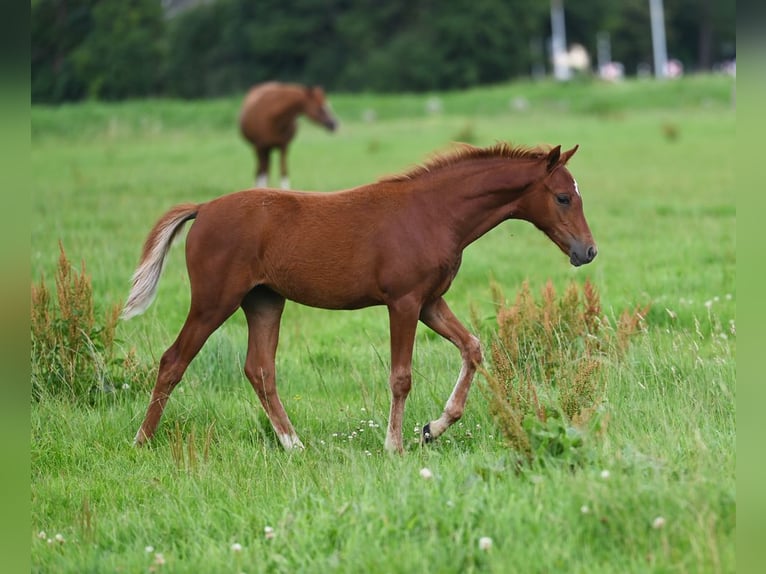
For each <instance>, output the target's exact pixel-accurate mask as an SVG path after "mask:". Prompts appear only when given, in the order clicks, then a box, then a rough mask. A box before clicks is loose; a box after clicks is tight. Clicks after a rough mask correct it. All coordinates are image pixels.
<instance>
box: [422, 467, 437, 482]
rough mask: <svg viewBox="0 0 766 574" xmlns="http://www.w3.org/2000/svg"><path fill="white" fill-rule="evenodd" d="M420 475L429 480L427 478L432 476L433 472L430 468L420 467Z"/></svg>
mask: <svg viewBox="0 0 766 574" xmlns="http://www.w3.org/2000/svg"><path fill="white" fill-rule="evenodd" d="M420 476H422V477H423V478H425V479H426V480H429V479H431V478H433V477H434V473H433V472H431V470H430V469H428V468H421V469H420Z"/></svg>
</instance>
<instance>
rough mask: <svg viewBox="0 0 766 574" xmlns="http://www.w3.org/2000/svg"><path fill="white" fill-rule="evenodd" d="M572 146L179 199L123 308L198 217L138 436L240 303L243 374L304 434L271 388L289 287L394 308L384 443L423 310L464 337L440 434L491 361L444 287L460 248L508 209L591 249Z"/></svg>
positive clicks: (347, 305) (324, 302) (132, 303)
mask: <svg viewBox="0 0 766 574" xmlns="http://www.w3.org/2000/svg"><path fill="white" fill-rule="evenodd" d="M576 150H577V147H574V148H572V149H571V150H569V151H567V152H564V153H562V152H561V146H557V147H555V148H553V149H550V150H545V149H540V148H537V149H524V148H518V147H510V146H508V145H505V144H499V145H496V146H494V147H489V148H475V147H471V146H464V147H463V148H462V149H460V150H459V151H457V152H454V153H452V154H447V155H444V156H441V157H437V158H435V159H433V160H432V161H430V162H428V163H427V164H425V165H423V166H420V167H418V168H415V169H414V170H412V171H410V172H409V173H406V174H403V175H399V176H394V177H389V178H386V179H382V180H380V181H378V182H377V183H372V184H369V185H364V186H361V187H357V188H354V189H350V190H346V191H338V192H333V193H306V192H283V191H277V190H269V189H254V190H248V191H241V192H238V193H232V194H230V195H225V196H223V197H219V198H218V199H214V200H212V201H210V202H207V203H201V204H185V205H178V206H176V207H174V208H172V209H171V210H170V211H168V212H167V213H166V214H165V215H163V216H162V218H161V219H160V220H159V221H158V222H157V223H156V224H155V226H154V228H153V229H152V230H151V232H150V234H149V237H148V238H147V240H146V243H145V244H144V248H143V254H142V256H141V262H140V264H139V266H138V269H137V270H136V272H135V274H134V275H133V287H132V289H131V292H130V296H129V298H128V301H127V303H126V304H125V308H124V310H123V317H124V318H129V317H131V316H133V315H137V314H139V313H141V312H143V311H144V310H145V309H146V308H147V307H148V306H149V305H150V303H151V301H152V299H153V298H154V295H155V292H156V288H157V283H158V281H159V278H160V273H161V271H162V267H163V262H164V260H165V257H166V255H167V253H168V250H169V248H170V244H171V241H172V240H173V238H174V237H175V236H176V235H177V234H178V232H179V231H180V229H181V228H182V226H183V224H184V223H185V222H186V221H188V220H190V219H195V218H196V222H195V223H194V225H193V226H192V227H191V229H190V230H189V233H188V236H187V239H186V266H187V269H188V273H189V280H190V287H191V306H190V309H189V314H188V316H187V318H186V323H185V324H184V326H183V328H182V329H181V332H180V333H179V335H178V338H177V339H176V340H175V342H174V343H173V344H172V345H171V346H170V348H169V349H168V350H167V351H165V353H164V354H163V355H162V359H161V360H160V366H159V372H158V374H157V382H156V385H155V387H154V391H153V392H152V397H151V400H150V402H149V407H148V409H147V412H146V417H145V418H144V421H143V424H142V425H141V427H140V428H139V430H138V433H137V434H136V438H135V441H136V443H137V444H142V443H144V442H145V441H147V440H148V439H150V438H151V437H152V435H154V432H155V430H156V429H157V425H158V424H159V421H160V417H161V415H162V411H163V409H164V408H165V404H166V402H167V400H168V397H169V396H170V393H171V392H172V390H173V389H174V387H175V386H176V385H177V384H178V382H179V381H180V380H181V377H182V376H183V374H184V372H185V370H186V368H187V366H188V365H189V362H190V361H191V360H192V359H193V358H194V357H195V355H196V354H197V353H198V352H199V350H200V349H201V348H202V345H203V344H204V343H205V341H206V340H207V338H208V337H209V336H210V335H211V334H212V333H213V332H214V331H215V330H216V329H218V327H219V326H220V325H221V324H222V323H223V322H224V321H225V320H226V319H227V318H228V317H229V316H230V315H232V313H234V312H235V311H236V310H237V308H238V307H241V308H242V310H243V311H244V313H245V316H246V318H247V325H248V329H249V341H248V350H247V358H246V360H245V374H246V375H247V378H248V379H249V380H250V383H251V384H252V386H253V388H254V389H255V392H256V393H257V395H258V398H259V399H260V401H261V403H262V405H263V408H264V409H265V411H266V414H267V415H268V417H269V419H270V421H271V424H272V426H273V427H274V430H275V432H276V435H277V437H278V438H279V440H280V442H281V443H282V445H283V446H284V447H285V448H293V447H303V444H302V443H301V441H300V439H299V438H298V435H297V434H296V432H295V429H294V428H293V425H292V423H291V422H290V419H289V418H288V417H287V413H285V409H284V407H283V406H282V402H281V401H280V399H279V395H278V393H277V387H276V376H275V375H276V374H275V366H274V365H275V354H276V350H277V341H278V338H279V324H280V318H281V316H282V310H283V308H284V305H285V300H286V299H290V300H292V301H297V302H298V303H302V304H304V305H310V306H312V307H321V308H325V309H358V308H361V307H367V306H371V305H385V306H386V307H387V308H388V315H389V322H390V335H391V372H390V378H389V384H390V388H391V393H392V401H391V411H390V415H389V419H388V430H387V433H386V441H385V446H386V448H387V449H388V450H392V451H398V452H401V451H402V450H403V444H402V418H403V414H404V403H405V400H406V398H407V395H408V393H409V392H410V386H411V383H412V376H411V368H412V351H413V345H414V340H415V330H416V327H417V324H418V321H419V320H420V321H422V322H423V323H425V324H426V325H427V326H428V327H430V328H431V329H433V330H434V331H436V332H437V333H438V334H439V335H441V336H442V337H444V338H446V339H448V340H449V341H451V342H452V343H453V344H454V345H455V346H457V348H458V349H459V350H460V354H461V355H462V358H463V365H462V369H461V371H460V375H459V376H458V379H457V384H456V385H455V388H454V390H453V391H452V394H451V395H450V397H449V400H448V401H447V403H446V406H445V407H444V411H443V412H442V414H441V416H440V417H439V418H438V419H436V420H433V421H431V422H430V423H429V424H427V425H425V426H424V427H423V437H422V438H423V440H424V441H429V440H432V439H434V438H436V437H438V436H439V435H440V434H442V433H443V432H444V431H445V430H446V429H447V427H449V426H450V425H451V424H453V423H454V422H455V421H457V420H458V419H459V418H460V417H461V415H462V414H463V409H464V408H465V402H466V398H467V395H468V390H469V388H470V386H471V381H472V380H473V376H474V373H475V371H476V367H477V365H478V364H479V363H480V362H481V360H482V352H481V346H480V344H479V340H478V339H477V338H476V337H474V336H473V335H471V334H470V333H469V332H468V330H467V329H466V328H465V327H464V326H463V325H462V324H461V323H460V321H458V319H457V318H456V317H455V316H454V315H453V314H452V311H451V310H450V308H449V307H448V306H447V303H446V302H445V300H444V298H443V296H444V294H445V293H446V292H447V289H448V288H449V286H450V284H451V283H452V280H453V279H454V278H455V275H456V274H457V272H458V268H459V267H460V262H461V258H462V254H463V250H464V249H465V248H466V247H467V246H468V245H469V244H470V243H472V242H473V241H475V240H476V239H478V238H479V237H481V236H482V235H484V234H485V233H487V232H488V231H489V230H490V229H492V228H493V227H495V226H496V225H498V224H499V223H501V222H502V221H505V220H506V219H524V220H526V221H529V222H531V223H533V224H534V225H535V226H537V227H538V228H539V229H541V230H542V231H543V232H544V233H545V234H546V235H547V236H548V237H549V238H550V239H551V240H552V241H553V242H554V243H555V244H556V245H558V247H559V248H560V249H561V250H562V251H563V252H564V253H565V254H566V255H567V256H568V257H569V260H570V262H571V263H572V265H575V266H579V265H582V264H584V263H589V262H590V261H592V260H593V258H594V257H595V256H596V245H595V243H594V241H593V237H592V235H591V232H590V229H589V228H588V224H587V222H586V221H585V216H584V215H583V209H582V198H581V197H580V192H579V190H578V188H577V183H575V180H574V179H573V177H572V175H571V174H570V172H569V170H568V169H567V168H566V167H565V165H566V163H567V161H568V160H569V158H570V157H571V156H572V155H573V154H574V153H575V151H576Z"/></svg>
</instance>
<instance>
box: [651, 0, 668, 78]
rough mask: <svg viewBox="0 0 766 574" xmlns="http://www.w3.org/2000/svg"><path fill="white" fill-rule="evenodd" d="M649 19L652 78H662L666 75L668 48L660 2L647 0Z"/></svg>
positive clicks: (663, 13) (663, 11) (663, 14)
mask: <svg viewBox="0 0 766 574" xmlns="http://www.w3.org/2000/svg"><path fill="white" fill-rule="evenodd" d="M649 17H650V18H651V20H652V49H653V52H654V77H655V78H664V77H665V76H666V75H667V63H668V48H667V44H666V42H665V9H664V8H663V6H662V0H649Z"/></svg>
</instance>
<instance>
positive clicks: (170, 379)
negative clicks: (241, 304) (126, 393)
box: [134, 301, 236, 445]
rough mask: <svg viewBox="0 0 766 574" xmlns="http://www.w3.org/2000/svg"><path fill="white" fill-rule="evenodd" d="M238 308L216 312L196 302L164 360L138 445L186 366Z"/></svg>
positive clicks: (153, 427)
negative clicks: (201, 306) (206, 309)
mask: <svg viewBox="0 0 766 574" xmlns="http://www.w3.org/2000/svg"><path fill="white" fill-rule="evenodd" d="M235 309H236V305H234V306H233V307H229V308H221V307H218V308H216V309H214V310H212V311H210V310H208V311H203V310H200V309H199V307H198V306H195V305H194V301H192V306H191V309H190V311H189V315H188V317H187V318H186V322H185V323H184V326H183V327H182V328H181V332H180V333H179V334H178V337H177V338H176V340H175V342H174V343H173V344H172V345H171V346H170V347H169V348H168V350H167V351H165V353H164V354H163V355H162V358H161V359H160V366H159V369H158V372H157V382H156V383H155V385H154V390H153V391H152V398H151V400H150V401H149V407H148V408H147V410H146V416H145V417H144V422H143V423H142V424H141V427H140V428H139V429H138V432H137V433H136V438H135V440H134V443H135V444H137V445H142V444H144V443H145V442H146V441H148V440H149V439H151V438H152V436H153V435H154V432H155V431H156V430H157V425H158V424H159V422H160V417H162V411H164V410H165V404H166V403H167V402H168V398H169V397H170V393H171V392H173V389H174V388H175V387H176V385H177V384H178V383H179V382H180V381H181V377H183V374H184V372H185V371H186V367H188V366H189V363H190V362H191V361H192V359H193V358H194V357H195V356H196V355H197V353H199V351H200V349H201V348H202V345H204V344H205V341H207V339H208V337H209V336H210V335H211V334H212V333H213V331H215V330H216V329H217V328H218V327H220V326H221V324H222V323H223V322H224V321H225V320H226V319H227V318H228V317H229V316H230V315H231V314H232V313H233V312H234V310H235Z"/></svg>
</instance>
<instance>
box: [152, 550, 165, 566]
mask: <svg viewBox="0 0 766 574" xmlns="http://www.w3.org/2000/svg"><path fill="white" fill-rule="evenodd" d="M154 563H155V564H156V565H157V566H162V565H163V564H165V556H163V555H162V552H157V554H155V555H154Z"/></svg>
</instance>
